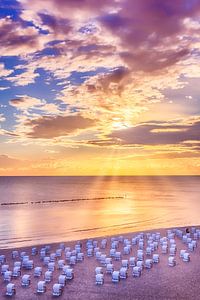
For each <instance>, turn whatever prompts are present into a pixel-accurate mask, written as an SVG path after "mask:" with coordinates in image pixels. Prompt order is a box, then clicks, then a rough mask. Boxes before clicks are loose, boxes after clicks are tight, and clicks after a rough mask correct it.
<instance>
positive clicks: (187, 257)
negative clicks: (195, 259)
mask: <svg viewBox="0 0 200 300" xmlns="http://www.w3.org/2000/svg"><path fill="white" fill-rule="evenodd" d="M183 261H184V262H189V261H190V254H189V253H188V252H185V253H184V254H183Z"/></svg>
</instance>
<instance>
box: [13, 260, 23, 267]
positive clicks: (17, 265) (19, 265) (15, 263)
mask: <svg viewBox="0 0 200 300" xmlns="http://www.w3.org/2000/svg"><path fill="white" fill-rule="evenodd" d="M21 266H22V262H21V261H15V262H14V267H19V268H20V269H21Z"/></svg>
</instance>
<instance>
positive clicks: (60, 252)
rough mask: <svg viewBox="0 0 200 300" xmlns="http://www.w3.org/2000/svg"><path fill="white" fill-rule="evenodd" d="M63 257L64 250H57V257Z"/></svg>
mask: <svg viewBox="0 0 200 300" xmlns="http://www.w3.org/2000/svg"><path fill="white" fill-rule="evenodd" d="M61 256H62V249H57V250H56V253H55V257H61Z"/></svg>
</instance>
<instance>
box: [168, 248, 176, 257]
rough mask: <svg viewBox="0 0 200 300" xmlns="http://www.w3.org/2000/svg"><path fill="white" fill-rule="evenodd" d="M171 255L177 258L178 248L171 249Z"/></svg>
mask: <svg viewBox="0 0 200 300" xmlns="http://www.w3.org/2000/svg"><path fill="white" fill-rule="evenodd" d="M169 255H171V256H175V255H176V248H170V249H169Z"/></svg>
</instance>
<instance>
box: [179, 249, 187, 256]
mask: <svg viewBox="0 0 200 300" xmlns="http://www.w3.org/2000/svg"><path fill="white" fill-rule="evenodd" d="M185 252H187V251H186V250H184V249H181V250H180V258H183V255H184V253H185Z"/></svg>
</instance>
